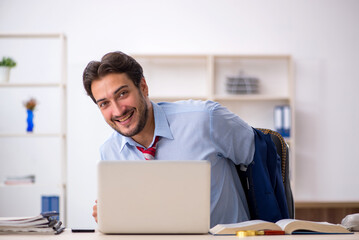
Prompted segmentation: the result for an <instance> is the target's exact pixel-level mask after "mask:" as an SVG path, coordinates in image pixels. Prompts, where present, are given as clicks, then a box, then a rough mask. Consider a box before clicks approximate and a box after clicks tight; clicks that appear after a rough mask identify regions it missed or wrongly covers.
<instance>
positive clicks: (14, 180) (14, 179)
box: [4, 175, 35, 185]
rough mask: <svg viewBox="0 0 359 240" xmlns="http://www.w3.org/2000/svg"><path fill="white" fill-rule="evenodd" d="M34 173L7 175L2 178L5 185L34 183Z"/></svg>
mask: <svg viewBox="0 0 359 240" xmlns="http://www.w3.org/2000/svg"><path fill="white" fill-rule="evenodd" d="M34 183H35V175H24V176H9V177H6V178H5V180H4V184H5V185H22V184H34Z"/></svg>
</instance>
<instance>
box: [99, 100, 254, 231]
mask: <svg viewBox="0 0 359 240" xmlns="http://www.w3.org/2000/svg"><path fill="white" fill-rule="evenodd" d="M152 106H153V112H154V117H155V134H154V135H155V136H160V140H159V142H158V144H157V150H156V158H155V159H158V160H161V159H162V160H208V161H210V162H211V224H210V225H211V227H213V226H215V225H216V224H219V223H222V224H224V223H236V222H241V221H246V220H248V216H249V211H248V205H247V201H246V198H245V194H244V191H243V188H242V185H241V182H240V181H239V178H238V175H237V173H236V169H235V165H234V164H237V165H238V164H244V165H249V164H250V163H251V162H252V160H253V155H254V148H255V147H254V133H253V130H252V128H251V127H250V126H249V125H248V124H247V123H245V122H244V121H243V120H242V119H241V118H239V117H238V116H237V115H235V114H233V113H231V112H230V111H228V110H227V109H226V108H225V107H223V106H221V105H220V104H218V103H216V102H211V101H206V102H204V101H194V100H187V101H178V102H175V103H168V102H163V103H158V104H156V103H153V102H152ZM155 136H154V137H155ZM153 141H154V138H153ZM153 141H152V142H153ZM151 145H152V144H151ZM136 146H140V147H143V146H141V145H140V144H138V143H136V142H135V141H134V140H132V138H128V137H124V136H122V135H121V134H119V133H117V132H114V133H113V134H112V135H111V136H110V138H109V139H108V140H107V141H106V142H105V143H104V144H103V145H102V146H101V149H100V151H101V159H102V160H145V158H144V156H143V154H142V153H141V152H140V151H139V150H137V148H136Z"/></svg>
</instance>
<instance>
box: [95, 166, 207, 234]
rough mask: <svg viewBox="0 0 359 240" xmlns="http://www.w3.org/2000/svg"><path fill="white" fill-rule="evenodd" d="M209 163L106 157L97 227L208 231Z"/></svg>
mask: <svg viewBox="0 0 359 240" xmlns="http://www.w3.org/2000/svg"><path fill="white" fill-rule="evenodd" d="M210 178H211V166H210V162H208V161H199V160H194V161H163V160H154V161H101V162H99V164H98V199H97V202H98V203H97V204H98V205H97V206H98V230H99V231H100V232H102V233H108V234H114V233H123V234H126V233H127V234H136V233H137V234H142V233H143V234H146V233H147V234H156V233H158V234H170V233H173V234H175V233H176V234H179V233H183V234H190V233H191V234H193V233H208V231H209V227H210Z"/></svg>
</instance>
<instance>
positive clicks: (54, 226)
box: [0, 212, 64, 235]
mask: <svg viewBox="0 0 359 240" xmlns="http://www.w3.org/2000/svg"><path fill="white" fill-rule="evenodd" d="M58 215H59V214H58V212H44V213H41V214H40V215H38V216H31V217H0V235H1V234H59V233H61V232H62V231H63V230H64V227H63V226H62V222H61V221H58V220H56V218H55V217H56V216H58Z"/></svg>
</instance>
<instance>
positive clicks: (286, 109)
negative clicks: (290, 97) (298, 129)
mask: <svg viewBox="0 0 359 240" xmlns="http://www.w3.org/2000/svg"><path fill="white" fill-rule="evenodd" d="M274 129H275V130H276V131H277V132H278V133H279V134H280V135H282V137H285V138H288V137H290V129H291V110H290V106H289V105H280V106H276V107H275V108H274Z"/></svg>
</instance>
